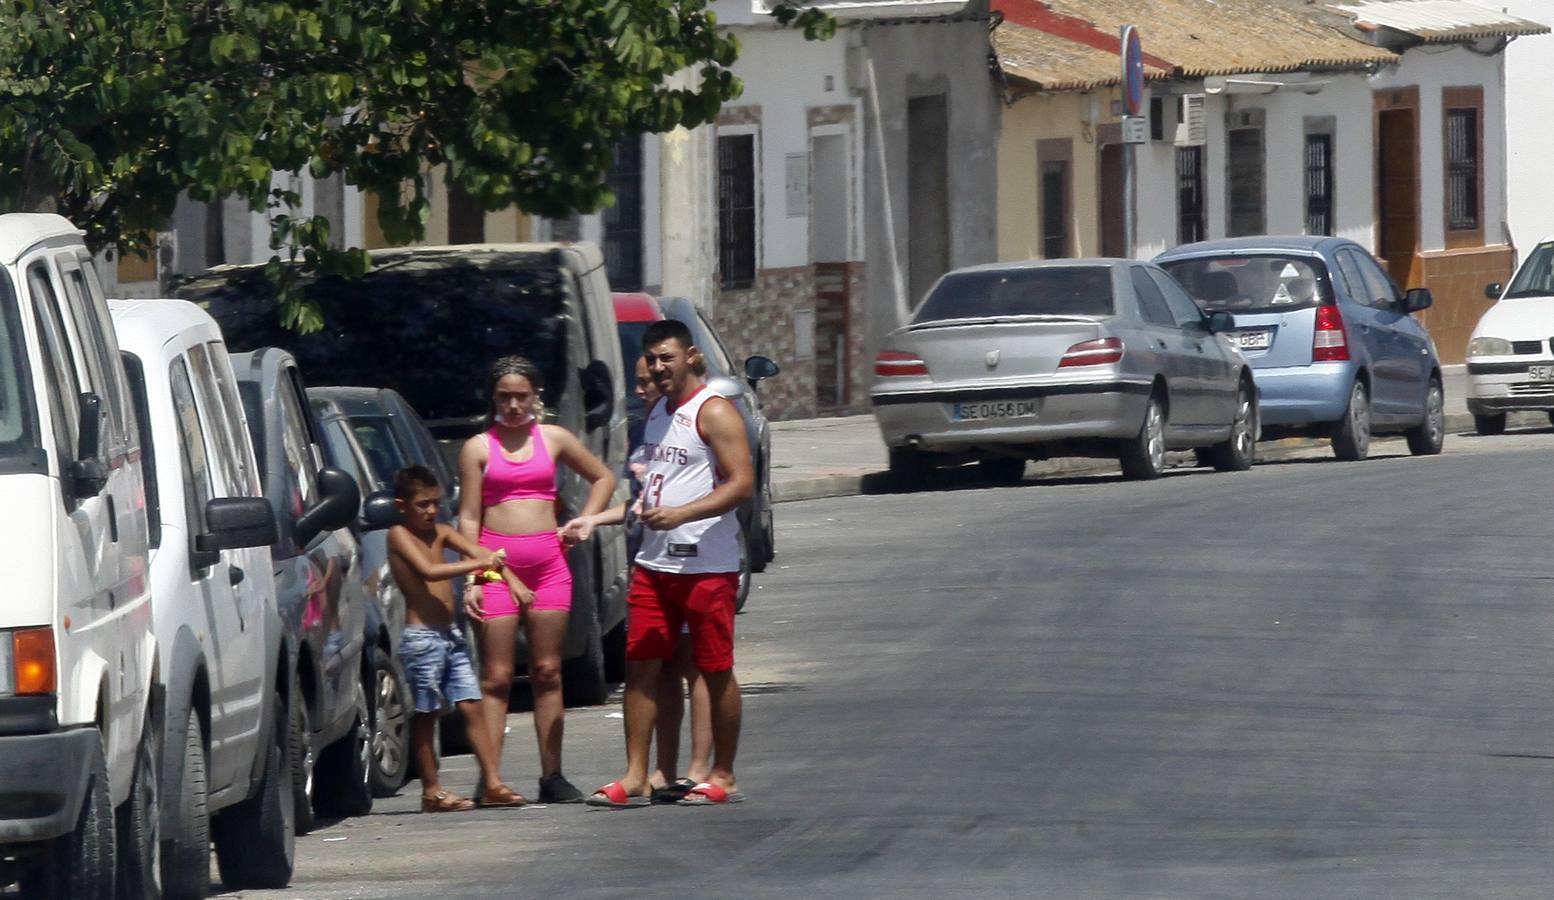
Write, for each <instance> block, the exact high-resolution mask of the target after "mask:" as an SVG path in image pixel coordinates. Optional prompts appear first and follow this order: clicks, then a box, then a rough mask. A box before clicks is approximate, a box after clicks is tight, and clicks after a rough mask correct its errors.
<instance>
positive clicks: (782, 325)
mask: <svg viewBox="0 0 1554 900" xmlns="http://www.w3.org/2000/svg"><path fill="white" fill-rule="evenodd" d="M814 309H815V273H814V270H813V269H812V268H810V267H808V266H804V267H800V268H792V269H763V270H761V271H760V272H758V273H756V283H755V287H754V288H752V289H751V290H746V291H723V292H721V293H720V294H719V295H718V301H717V306H716V307H715V308H714V309H713V311H712V320H713V323H714V324H716V325H717V327H718V333H719V334H720V335H722V337H723V342H724V343H725V344H727V345H728V350H729V353H731V354H732V355H733V356H734V364H735V365H741V364H743V362H744V359H745V357H747V356H750V355H751V354H753V353H759V354H761V355H763V356H769V357H771V358H772V359H773V360H776V362H777V365H778V366H780V367H782V373H781V374H779V375H778V376H777V377H776V378H773V379H771V380H770V381H766V382H763V383H762V384H761V398H762V400H763V402H764V403H765V407H766V414H767V415H768V416H770V417H771V418H773V419H804V418H809V417H812V416H814V415H815V360H814V357H813V355H811V357H810V358H809V359H803V360H801V359H796V358H795V355H796V353H797V348H796V347H795V341H794V313H795V312H797V311H800V310H809V311H810V312H811V313H812V314H813V312H814Z"/></svg>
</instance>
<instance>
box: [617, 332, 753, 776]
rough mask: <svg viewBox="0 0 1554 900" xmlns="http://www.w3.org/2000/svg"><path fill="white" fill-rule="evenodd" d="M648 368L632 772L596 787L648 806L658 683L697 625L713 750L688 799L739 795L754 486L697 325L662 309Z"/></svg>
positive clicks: (630, 643)
mask: <svg viewBox="0 0 1554 900" xmlns="http://www.w3.org/2000/svg"><path fill="white" fill-rule="evenodd" d="M643 347H644V350H643V356H644V357H645V358H646V359H647V363H648V372H649V374H650V375H651V376H652V377H653V382H654V384H655V385H656V386H657V387H658V391H659V393H660V394H662V395H663V396H662V397H661V398H660V399H659V401H658V402H657V403H656V404H654V406H653V408H652V409H651V410H649V411H648V417H647V421H646V423H645V424H644V426H643V434H642V443H641V444H639V445H638V447H637V450H636V454H635V455H634V456H633V462H634V463H637V464H640V465H641V466H642V467H643V474H642V482H643V490H642V513H641V520H642V524H643V526H644V530H643V536H642V548H641V549H640V550H639V551H638V552H637V558H636V563H637V565H636V569H635V571H634V573H633V575H632V580H631V591H630V593H629V594H628V595H627V606H628V607H629V614H628V616H627V630H626V698H625V706H626V774H625V775H624V776H623V777H622V778H621V779H620V780H619V781H612V782H610V783H609V784H607V785H605V786H604V787H602V788H600V789H599V790H598V791H596V792H595V793H594V795H593V796H592V797H589V798H588V802H589V804H590V805H593V806H610V807H631V806H646V805H647V804H648V803H649V799H648V797H649V794H650V793H651V788H650V787H649V785H648V751H649V748H650V746H651V743H652V739H653V726H654V723H655V721H656V720H657V718H658V699H657V694H656V691H657V687H658V683H659V673H660V672H661V671H662V668H663V666H664V663H665V661H667V660H669V659H670V658H672V657H673V655H674V649H675V643H676V641H677V640H678V639H679V636H680V629H681V625H682V624H684V625H687V626H689V629H690V633H691V644H692V647H693V648H694V650H695V656H696V667H697V668H698V669H699V670H701V673H702V676H703V677H704V678H705V679H706V683H707V690H708V694H709V695H710V697H711V701H712V746H713V761H712V769H711V772H710V774H709V775H708V776H707V780H706V781H705V782H703V783H701V784H699V785H697V786H696V787H695V788H692V789H691V791H690V793H688V794H687V795H686V797H685V799H683V800H681V801H679V802H680V803H681V804H682V805H686V806H709V805H717V804H722V803H737V802H739V801H740V800H743V799H744V796H743V795H742V794H741V793H740V792H739V785H738V782H736V781H735V779H734V755H735V752H736V751H737V750H738V745H739V723H740V715H741V703H740V696H739V682H738V681H736V680H735V678H734V601H735V597H736V595H737V593H738V587H739V564H740V551H739V519H738V516H737V515H736V514H735V512H734V511H735V509H736V508H738V506H739V505H740V504H741V503H743V502H744V501H745V500H748V499H749V498H750V496H751V495H752V494H753V493H754V491H755V472H754V469H753V467H752V465H751V462H750V445H749V442H748V440H747V439H746V438H745V423H744V420H743V419H742V418H741V417H740V415H739V410H737V409H735V408H734V405H733V404H732V403H729V402H728V401H727V400H725V399H723V398H722V397H719V396H717V395H716V394H714V393H712V392H711V391H710V390H708V389H707V387H706V385H705V384H703V382H702V379H701V377H700V376H699V375H697V374H696V372H695V370H694V367H693V363H692V360H693V359H694V358H695V357H696V356H699V355H700V353H699V351H698V350H697V349H696V347H695V346H694V345H693V344H692V342H691V334H690V330H689V329H688V328H686V327H685V325H684V324H683V323H681V322H676V321H673V320H669V319H666V320H663V321H660V322H655V323H653V324H652V325H651V326H649V327H648V330H647V334H646V335H645V336H644V338H643Z"/></svg>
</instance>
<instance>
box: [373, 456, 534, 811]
mask: <svg viewBox="0 0 1554 900" xmlns="http://www.w3.org/2000/svg"><path fill="white" fill-rule="evenodd" d="M394 500H395V503H396V504H397V505H398V506H399V513H400V522H399V524H398V525H395V526H394V527H393V528H392V529H390V530H389V535H388V545H389V569H390V571H392V572H393V574H394V580H395V582H396V583H397V584H398V585H399V589H400V590H401V591H402V592H403V593H404V595H405V630H404V635H403V637H402V639H401V640H400V644H399V658H400V661H401V662H402V663H403V664H404V667H405V679H406V681H408V682H409V683H410V690H411V693H412V694H413V695H414V697H415V715H414V716H413V717H412V718H411V720H410V748H411V753H412V754H413V756H414V759H415V763H416V769H417V770H418V771H419V772H420V773H421V811H422V812H462V811H464V810H468V809H474V808H475V807H476V806H483V807H498V806H523V805H524V804H525V803H527V802H528V801H527V800H525V799H524V798H523V796H522V795H520V794H518V793H517V792H515V791H514V790H513V789H512V788H510V787H508V786H507V785H505V784H503V783H502V779H501V776H500V774H499V772H500V765H499V763H500V761H499V760H498V759H496V754H495V752H494V750H493V748H492V746H491V732H490V729H488V728H487V727H486V725H485V721H484V719H483V717H482V714H481V708H480V685H479V683H478V682H477V681H476V680H475V672H474V668H473V667H472V666H471V665H470V658H469V646H468V644H466V643H465V641H464V635H463V634H461V633H460V632H459V630H458V629H457V628H455V627H454V624H453V589H452V586H451V585H450V584H449V581H450V580H451V579H454V578H457V577H459V576H461V575H470V574H473V573H476V572H493V571H494V572H499V573H500V574H501V577H502V579H503V581H505V582H506V583H507V586H508V588H509V589H510V590H511V591H512V592H513V598H514V600H515V601H516V602H517V604H518V606H519V607H520V608H527V607H528V606H529V604H531V603H533V602H534V593H533V592H532V591H530V590H529V589H528V588H527V587H525V586H524V584H523V582H521V581H519V580H518V577H517V576H516V575H514V574H513V573H512V572H510V571H508V570H507V569H506V568H505V567H504V566H503V563H502V558H501V556H500V555H499V554H495V553H492V552H491V551H490V550H486V549H485V548H482V547H477V546H475V545H474V544H471V543H470V542H469V541H468V540H466V539H465V538H464V537H463V536H462V535H460V534H459V533H458V532H457V531H456V530H454V529H452V528H450V527H448V526H447V525H444V524H441V523H439V522H438V521H437V509H438V505H439V504H440V503H441V501H442V487H441V485H439V484H438V483H437V476H436V475H434V474H433V473H432V471H431V470H430V469H428V468H426V467H425V466H406V467H405V468H403V469H401V470H400V471H399V474H398V475H396V476H395V477H394ZM447 548H452V549H454V550H456V551H458V552H459V554H460V555H461V556H463V557H464V559H462V560H460V561H459V562H454V563H450V562H443V553H444V551H445V550H446V549H447ZM466 612H468V613H469V614H470V615H471V616H472V617H474V618H477V619H478V618H479V616H480V611H479V610H478V609H474V608H472V607H466ZM444 702H448V703H452V704H454V705H456V706H458V708H459V712H460V713H462V714H463V715H464V727H465V729H466V731H467V732H468V733H469V742H470V746H472V747H473V748H474V750H475V760H476V761H477V762H479V764H480V776H481V780H482V785H481V787H482V790H481V791H480V792H479V794H478V795H477V799H475V800H469V799H467V798H465V797H460V796H459V795H457V794H454V793H452V792H451V791H447V790H444V789H443V787H442V783H441V782H440V781H439V780H438V778H437V750H436V747H435V746H434V745H433V743H432V739H433V737H434V736H435V735H436V729H437V719H438V716H439V714H440V713H441V711H442V706H443V703H444Z"/></svg>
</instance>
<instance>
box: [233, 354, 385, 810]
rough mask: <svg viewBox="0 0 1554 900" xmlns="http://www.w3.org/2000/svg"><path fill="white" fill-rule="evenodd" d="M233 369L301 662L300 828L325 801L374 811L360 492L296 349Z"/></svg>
mask: <svg viewBox="0 0 1554 900" xmlns="http://www.w3.org/2000/svg"><path fill="white" fill-rule="evenodd" d="M232 369H233V372H234V374H236V376H237V379H238V394H239V396H240V397H241V398H242V402H243V412H244V414H245V415H246V416H247V419H248V428H249V433H250V434H251V435H252V437H253V442H254V451H255V456H256V457H257V458H258V463H259V468H260V473H261V476H262V478H263V487H264V496H265V498H266V499H268V500H269V501H270V503H271V504H272V505H273V507H274V509H275V519H276V528H277V531H278V534H279V539H278V540H277V541H276V543H275V545H274V546H273V547H271V548H270V556H271V559H272V561H273V565H274V570H275V593H276V601H277V606H278V607H279V611H280V615H281V620H282V624H283V627H284V629H285V634H286V641H287V644H288V646H289V650H290V653H289V654H288V656H289V658H291V659H294V660H296V667H295V672H294V673H293V676H292V677H291V679H290V685H291V686H290V691H291V703H290V712H291V717H292V721H291V723H290V728H291V730H290V740H289V747H288V751H289V754H288V755H289V757H290V759H289V762H290V767H291V779H292V790H293V792H294V793H295V795H296V800H297V803H296V813H297V831H298V833H299V834H300V833H305V832H307V831H308V830H310V829H311V827H312V823H313V813H314V811H315V809H316V810H317V811H318V812H319V813H321V814H330V815H364V814H365V813H367V812H369V811H370V810H371V809H372V790H371V783H370V765H369V763H368V757H369V750H370V743H369V737H370V735H371V731H372V721H371V716H372V714H371V711H370V707H369V704H368V702H367V697H368V691H369V687H368V686H369V685H370V684H372V673H373V660H374V658H375V656H376V654H375V653H373V652H371V651H370V650H368V649H367V644H366V640H365V636H366V634H367V628H368V609H369V601H368V599H367V596H366V589H365V583H364V579H363V578H362V577H361V565H360V558H361V550H360V548H359V547H358V545H357V542H356V538H355V537H353V536H352V534H351V531H350V526H351V524H352V522H353V521H354V520H355V519H356V517H357V515H358V513H359V510H360V508H361V489H360V488H359V487H358V485H357V483H356V480H355V479H354V478H352V477H351V476H350V474H348V473H346V472H344V471H341V470H340V469H337V468H333V467H328V466H325V465H324V463H323V460H324V453H323V449H322V442H321V434H320V428H319V424H318V422H317V420H316V419H315V418H314V417H313V416H312V414H311V413H310V412H309V410H308V403H307V394H306V392H305V391H304V387H303V383H302V376H301V373H300V372H299V371H298V368H297V363H296V360H295V359H293V358H292V356H291V354H289V353H286V352H285V351H284V350H279V349H276V348H273V347H271V348H267V349H263V350H259V351H255V352H252V353H241V354H235V355H233V357H232ZM315 760H316V761H317V766H316V767H315V765H314V762H315Z"/></svg>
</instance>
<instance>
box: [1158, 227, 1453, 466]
mask: <svg viewBox="0 0 1554 900" xmlns="http://www.w3.org/2000/svg"><path fill="white" fill-rule="evenodd" d="M1155 263H1156V264H1157V265H1159V266H1160V267H1161V268H1163V269H1165V270H1166V271H1167V272H1169V273H1171V275H1172V276H1173V277H1175V278H1176V280H1177V281H1179V282H1181V284H1182V286H1183V287H1185V288H1186V289H1187V292H1188V293H1189V294H1191V295H1192V297H1193V299H1194V300H1196V301H1197V303H1198V305H1199V306H1201V307H1203V308H1204V309H1205V310H1207V311H1210V312H1221V311H1223V312H1228V313H1230V314H1231V315H1232V316H1233V317H1234V318H1235V330H1234V331H1232V332H1230V333H1229V335H1228V336H1229V337H1230V339H1231V341H1232V342H1233V343H1234V344H1235V345H1236V346H1237V347H1239V348H1240V349H1241V353H1242V354H1243V355H1244V356H1245V357H1246V359H1247V361H1248V362H1249V363H1251V365H1252V375H1253V378H1255V379H1256V381H1257V385H1258V387H1259V389H1260V393H1261V396H1262V422H1263V437H1264V438H1265V439H1266V438H1275V437H1286V436H1290V435H1319V436H1326V437H1331V438H1332V441H1333V452H1334V454H1335V455H1337V456H1338V458H1339V459H1348V460H1356V459H1364V458H1365V456H1366V455H1367V454H1368V453H1369V451H1370V438H1371V435H1372V434H1385V433H1402V434H1405V435H1407V437H1408V448H1409V450H1410V451H1412V452H1413V453H1415V454H1434V453H1439V452H1441V447H1442V445H1443V444H1444V442H1445V438H1446V416H1445V394H1444V392H1443V390H1442V387H1441V361H1440V359H1439V358H1438V357H1437V356H1436V352H1435V342H1434V341H1432V340H1431V339H1430V334H1429V332H1428V331H1426V330H1425V327H1424V326H1423V325H1421V324H1420V323H1419V321H1418V320H1417V319H1415V318H1414V317H1413V316H1412V315H1411V314H1412V313H1414V312H1417V311H1419V310H1422V309H1425V308H1427V307H1429V306H1430V304H1431V297H1430V291H1429V290H1428V289H1425V288H1416V289H1414V290H1410V291H1408V292H1407V293H1404V292H1402V291H1399V290H1398V288H1397V285H1396V284H1395V283H1394V282H1393V281H1392V278H1391V276H1389V275H1388V274H1387V272H1386V270H1385V269H1383V268H1382V267H1381V265H1380V264H1379V263H1378V262H1377V261H1376V259H1375V258H1374V257H1372V256H1371V254H1370V253H1369V252H1368V251H1366V249H1365V248H1364V247H1361V246H1360V245H1359V244H1356V243H1355V242H1353V241H1349V240H1345V239H1343V238H1332V237H1302V236H1295V237H1249V238H1231V239H1227V240H1218V241H1200V242H1198V243H1195V244H1184V245H1182V246H1180V247H1176V248H1174V249H1172V250H1168V251H1166V252H1165V253H1163V254H1161V255H1160V256H1158V257H1156V258H1155Z"/></svg>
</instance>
